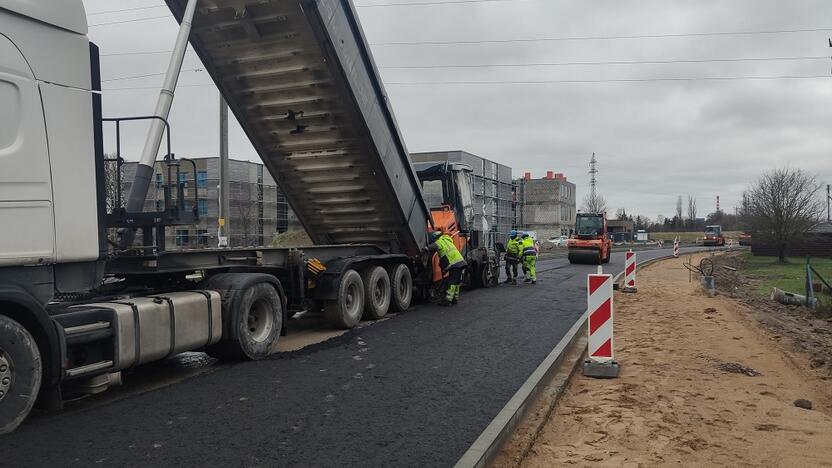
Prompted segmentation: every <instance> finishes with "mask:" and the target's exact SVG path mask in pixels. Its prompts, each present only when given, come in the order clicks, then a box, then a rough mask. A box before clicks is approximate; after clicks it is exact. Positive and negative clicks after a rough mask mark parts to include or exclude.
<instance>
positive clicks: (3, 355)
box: [0, 315, 43, 434]
mask: <svg viewBox="0 0 832 468" xmlns="http://www.w3.org/2000/svg"><path fill="white" fill-rule="evenodd" d="M42 372H43V370H42V369H41V360H40V351H39V350H38V345H37V343H35V339H34V338H32V335H31V334H30V333H29V332H28V331H27V330H26V329H25V328H23V326H22V325H20V324H19V323H17V322H16V321H14V320H12V319H10V318H9V317H5V316H2V315H0V434H6V433H9V432H11V431H13V430H15V428H17V426H18V425H20V423H21V422H23V420H24V419H25V418H26V416H27V415H28V414H29V411H31V410H32V406H33V405H34V404H35V399H37V396H38V391H40V381H41V376H42V374H41V373H42Z"/></svg>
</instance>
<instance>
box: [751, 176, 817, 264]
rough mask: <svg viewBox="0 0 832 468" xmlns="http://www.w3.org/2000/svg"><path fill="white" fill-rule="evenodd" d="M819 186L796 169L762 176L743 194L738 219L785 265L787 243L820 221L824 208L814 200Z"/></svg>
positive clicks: (811, 178) (812, 178)
mask: <svg viewBox="0 0 832 468" xmlns="http://www.w3.org/2000/svg"><path fill="white" fill-rule="evenodd" d="M820 188H821V185H820V184H819V183H818V182H817V180H816V178H815V176H813V175H810V174H807V173H806V172H803V171H802V170H800V169H788V168H783V169H775V170H773V171H771V172H769V173H767V174H763V175H762V176H761V177H760V179H758V180H757V182H756V183H755V184H754V185H752V186H751V188H749V189H748V190H747V191H746V192H745V193H744V194H743V208H742V214H741V215H742V217H743V219H744V220H745V221H746V222H747V223H748V225H750V226H751V229H752V231H753V233H754V234H753V235H754V237H755V239H754V240H755V242H756V241H757V239H758V238H759V239H760V240H762V241H764V242H770V243H771V244H773V245H774V246H775V248H776V249H777V258H778V259H779V261H780V262H785V261H786V248H787V247H788V245H789V243H790V242H792V241H794V240H796V239H798V238H800V237H801V236H803V235H804V234H805V233H806V231H808V230H809V229H811V228H812V227H813V226H814V225H815V224H817V223H818V221H820V219H821V216H822V215H823V210H824V208H825V205H824V203H823V201H822V200H821V199H820V197H819V196H818V192H819V190H820Z"/></svg>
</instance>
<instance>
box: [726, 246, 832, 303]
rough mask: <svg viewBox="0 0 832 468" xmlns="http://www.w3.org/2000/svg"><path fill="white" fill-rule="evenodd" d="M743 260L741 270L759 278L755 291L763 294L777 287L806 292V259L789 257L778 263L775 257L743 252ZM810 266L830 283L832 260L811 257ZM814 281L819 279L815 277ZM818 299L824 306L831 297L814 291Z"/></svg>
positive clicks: (800, 292) (795, 291)
mask: <svg viewBox="0 0 832 468" xmlns="http://www.w3.org/2000/svg"><path fill="white" fill-rule="evenodd" d="M743 261H744V262H745V263H744V265H743V267H742V271H743V273H745V274H746V275H747V276H748V277H750V278H754V279H757V280H760V284H759V286H758V287H757V292H759V293H760V294H761V295H763V296H767V295H769V294H771V288H778V289H782V290H784V291H788V292H792V293H797V294H806V286H805V281H806V259H805V258H802V257H789V258H787V259H786V263H779V262H778V261H777V257H762V256H754V255H751V253H750V252H746V253H744V254H743ZM812 266H813V267H814V268H815V270H817V272H818V273H820V274H821V275H823V277H824V279H826V281H828V282H830V283H832V260H830V259H826V258H813V259H812ZM814 281H815V282H816V283H818V282H820V280H819V279H818V278H817V277H815V278H814ZM816 296H817V298H818V300H819V301H820V302H821V303H822V304H823V305H825V306H829V305H832V298H830V297H829V296H828V295H826V294H820V293H816Z"/></svg>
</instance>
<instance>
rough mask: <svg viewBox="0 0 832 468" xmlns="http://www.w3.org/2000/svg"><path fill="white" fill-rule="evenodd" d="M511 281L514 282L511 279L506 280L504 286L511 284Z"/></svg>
mask: <svg viewBox="0 0 832 468" xmlns="http://www.w3.org/2000/svg"><path fill="white" fill-rule="evenodd" d="M512 281H514V280H513V279H511V278H506V281H505V283H506V284H509V283H511V282H512Z"/></svg>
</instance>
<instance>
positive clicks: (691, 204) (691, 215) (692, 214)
mask: <svg viewBox="0 0 832 468" xmlns="http://www.w3.org/2000/svg"><path fill="white" fill-rule="evenodd" d="M688 222H690V229H691V230H692V231H693V230H696V198H694V197H692V196H690V195H688Z"/></svg>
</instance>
